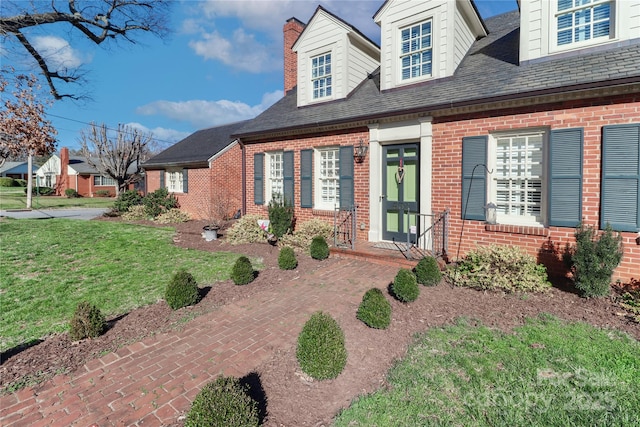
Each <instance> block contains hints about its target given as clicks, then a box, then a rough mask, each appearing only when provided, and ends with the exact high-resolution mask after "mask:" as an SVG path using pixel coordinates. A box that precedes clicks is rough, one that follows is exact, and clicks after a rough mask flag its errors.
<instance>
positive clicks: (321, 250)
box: [309, 236, 329, 260]
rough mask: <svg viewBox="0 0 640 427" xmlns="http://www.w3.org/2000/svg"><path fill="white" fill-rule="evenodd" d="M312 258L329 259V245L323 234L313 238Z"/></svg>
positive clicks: (310, 249) (310, 250)
mask: <svg viewBox="0 0 640 427" xmlns="http://www.w3.org/2000/svg"><path fill="white" fill-rule="evenodd" d="M309 252H310V253H311V258H313V259H319V260H323V259H327V258H329V245H328V244H327V241H326V240H325V238H324V237H323V236H316V237H314V238H313V240H311V246H310V247H309Z"/></svg>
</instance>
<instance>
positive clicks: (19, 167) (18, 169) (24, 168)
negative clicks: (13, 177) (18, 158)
mask: <svg viewBox="0 0 640 427" xmlns="http://www.w3.org/2000/svg"><path fill="white" fill-rule="evenodd" d="M38 168H39V166H38V165H37V164H35V163H34V164H33V165H32V167H31V170H32V171H33V172H35V171H36V170H37V169H38ZM28 171H29V166H28V164H27V162H4V164H3V165H2V166H0V174H5V173H20V174H25V173H28Z"/></svg>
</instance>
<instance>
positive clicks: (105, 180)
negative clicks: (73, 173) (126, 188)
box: [93, 175, 116, 187]
mask: <svg viewBox="0 0 640 427" xmlns="http://www.w3.org/2000/svg"><path fill="white" fill-rule="evenodd" d="M93 185H95V186H96V187H107V186H111V187H115V186H116V180H115V179H113V178H111V177H110V176H101V175H94V176H93Z"/></svg>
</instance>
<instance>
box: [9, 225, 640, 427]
mask: <svg viewBox="0 0 640 427" xmlns="http://www.w3.org/2000/svg"><path fill="white" fill-rule="evenodd" d="M104 220H111V221H117V219H104ZM147 224H149V225H154V224H153V223H147ZM202 226H203V223H201V222H198V221H191V222H188V223H184V224H179V225H177V226H176V228H177V233H176V235H175V238H174V242H175V244H176V245H178V246H181V247H186V248H193V249H200V250H205V251H218V250H225V251H233V252H239V253H242V254H244V255H247V256H250V257H251V256H253V257H260V258H263V260H264V264H265V267H266V268H265V269H264V270H263V271H261V272H260V274H259V276H258V278H257V279H256V281H255V282H254V284H255V285H252V286H235V285H233V283H232V282H231V281H226V282H222V283H219V284H216V292H208V293H206V295H205V296H204V298H203V299H202V300H201V301H200V302H199V303H198V304H197V305H196V306H194V307H188V308H186V309H182V310H179V311H175V312H174V311H173V310H171V309H170V308H169V307H168V305H167V304H166V303H165V302H164V301H159V302H158V303H156V304H153V305H149V306H146V307H142V308H139V309H137V310H135V311H132V312H131V313H128V314H126V315H123V316H120V317H118V318H116V319H110V329H109V330H108V332H107V333H106V334H104V335H103V336H101V337H99V338H96V339H91V340H83V341H80V342H71V341H70V340H69V338H68V336H67V335H66V334H60V335H55V336H51V337H48V338H46V339H44V340H43V341H41V342H39V343H38V344H35V345H32V346H30V347H28V348H24V349H16V350H14V351H9V352H7V353H6V354H3V355H2V365H1V367H0V387H2V391H3V392H5V393H6V392H8V391H10V390H11V389H12V387H13V386H10V385H11V384H15V383H16V382H23V383H25V384H29V383H30V381H31V380H32V379H37V380H40V381H41V380H43V379H45V378H50V377H52V376H54V375H56V374H59V373H68V372H73V371H74V370H76V369H78V368H80V367H82V366H83V365H84V364H85V363H86V362H87V361H88V360H90V359H92V358H95V357H99V356H101V355H104V354H105V353H108V352H111V351H114V350H116V349H117V348H119V347H121V346H123V345H125V344H129V343H132V342H136V341H139V340H141V339H143V338H144V337H146V336H149V335H152V334H156V333H159V332H162V331H167V330H170V329H171V328H172V327H174V326H175V325H176V324H177V323H178V322H179V320H180V318H182V317H184V316H185V315H186V316H193V315H194V314H198V313H206V312H209V311H212V310H214V309H215V308H216V307H219V306H220V305H223V304H227V303H230V302H232V301H237V300H241V299H245V298H250V297H252V295H255V294H256V293H259V292H264V291H267V290H269V289H272V287H274V286H279V284H280V283H282V282H283V281H286V280H288V279H292V278H293V277H294V275H295V274H298V273H296V272H295V271H294V272H287V271H281V270H279V269H278V268H277V257H278V250H277V248H272V247H270V246H269V245H267V244H251V245H235V246H234V245H230V244H228V243H226V242H225V241H224V238H222V239H219V240H215V241H212V242H206V241H205V240H204V239H203V238H202V236H201V232H202ZM222 235H224V230H223V231H222ZM298 260H299V263H300V265H299V267H298V269H297V272H300V271H302V272H304V271H307V270H311V269H317V268H331V265H332V264H333V263H335V262H339V261H338V260H335V259H329V260H327V261H323V263H324V264H322V265H319V264H318V263H319V261H316V260H313V259H311V258H310V257H308V256H304V255H301V256H299V257H298ZM390 268H392V267H390ZM614 299H615V298H614V297H612V298H601V299H589V300H587V299H583V298H580V297H579V296H577V295H576V294H575V293H574V292H571V290H570V289H569V290H560V289H557V288H554V289H552V290H551V291H550V292H549V293H547V294H544V295H506V294H502V293H492V292H480V291H475V290H471V289H464V288H456V287H452V286H450V285H448V284H447V283H445V282H441V283H440V284H439V285H438V286H435V287H431V288H422V290H421V297H420V298H419V299H418V300H417V301H415V302H413V303H411V304H400V303H398V302H395V301H393V302H392V308H393V320H392V323H391V326H390V327H389V328H388V329H386V330H384V331H381V330H375V329H370V328H367V327H366V326H364V325H363V324H362V322H360V321H358V320H357V319H356V318H355V315H354V316H351V317H347V318H341V319H338V320H339V322H340V325H341V327H342V329H343V330H344V332H345V336H346V342H347V350H348V354H349V359H348V362H347V369H345V371H344V372H343V373H342V374H341V375H340V376H338V378H336V379H334V380H327V381H320V382H318V381H312V380H310V379H309V378H307V377H306V376H305V375H303V374H301V372H300V369H299V367H298V363H297V361H296V357H295V349H294V348H293V349H286V350H280V351H278V352H276V353H275V354H274V355H273V357H272V358H271V359H270V360H269V361H268V362H267V363H264V364H263V365H261V366H259V367H258V368H257V370H256V373H257V374H258V375H259V379H260V383H261V385H262V387H263V388H264V392H265V394H266V396H267V418H266V422H265V425H269V426H305V425H306V426H311V425H313V426H321V425H328V424H330V422H331V419H332V417H333V416H334V415H335V414H336V413H337V412H339V411H340V409H342V408H345V407H347V406H348V405H349V403H350V402H351V401H352V400H353V399H354V398H356V397H358V396H359V395H361V394H363V393H369V392H372V391H374V390H376V389H378V388H380V387H382V386H384V385H385V374H386V372H387V371H388V370H389V368H390V367H391V366H392V364H393V362H394V360H396V359H398V358H401V357H402V356H403V354H404V353H405V351H406V349H407V346H408V344H409V343H410V342H411V340H412V337H413V336H414V334H415V333H418V332H421V331H425V330H426V329H428V328H430V327H434V326H440V325H446V324H451V323H453V322H455V321H456V320H457V319H460V318H465V319H469V321H470V322H471V323H476V322H477V323H481V324H484V325H487V326H490V327H494V328H498V329H501V330H504V331H509V330H510V329H511V328H513V327H514V326H517V325H520V324H522V323H523V322H524V320H525V319H526V318H527V317H535V316H537V315H538V314H540V313H549V314H552V315H554V316H557V317H559V318H562V319H565V320H569V321H583V322H587V323H590V324H592V325H595V326H598V327H603V328H610V329H616V330H620V331H624V332H626V333H628V334H630V335H631V336H633V337H635V338H636V339H640V325H638V324H637V323H635V322H633V321H632V320H631V319H630V318H629V317H628V316H627V315H626V313H625V312H624V310H622V309H621V308H620V307H619V306H618V305H617V304H616V303H615V302H614ZM8 386H10V387H8ZM180 425H181V422H180V421H178V422H177V423H176V424H175V426H176V427H178V426H180Z"/></svg>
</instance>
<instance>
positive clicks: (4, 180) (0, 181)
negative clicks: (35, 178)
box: [0, 176, 18, 187]
mask: <svg viewBox="0 0 640 427" xmlns="http://www.w3.org/2000/svg"><path fill="white" fill-rule="evenodd" d="M17 186H18V185H17V183H16V180H15V179H13V178H11V177H9V176H0V187H17Z"/></svg>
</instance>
